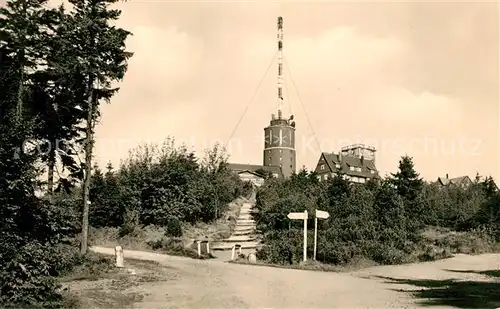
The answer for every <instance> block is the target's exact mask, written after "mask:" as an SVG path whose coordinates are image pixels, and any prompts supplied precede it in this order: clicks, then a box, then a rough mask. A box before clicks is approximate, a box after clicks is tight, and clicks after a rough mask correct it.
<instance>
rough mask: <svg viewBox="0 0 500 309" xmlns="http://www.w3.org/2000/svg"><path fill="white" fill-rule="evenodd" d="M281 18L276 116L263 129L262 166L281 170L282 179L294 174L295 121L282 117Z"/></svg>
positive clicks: (280, 22)
mask: <svg viewBox="0 0 500 309" xmlns="http://www.w3.org/2000/svg"><path fill="white" fill-rule="evenodd" d="M283 85H284V77H283V18H282V17H278V115H277V116H276V115H275V114H273V115H272V116H271V122H270V124H269V126H267V127H266V128H264V137H265V142H264V166H277V167H280V168H281V172H282V174H283V177H285V178H288V177H290V176H291V175H292V173H295V169H296V161H295V160H296V153H295V121H294V120H293V115H290V116H289V117H288V118H286V117H284V116H283Z"/></svg>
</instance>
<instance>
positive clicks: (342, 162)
mask: <svg viewBox="0 0 500 309" xmlns="http://www.w3.org/2000/svg"><path fill="white" fill-rule="evenodd" d="M375 151H376V150H375V148H374V147H370V146H365V145H362V144H355V145H350V146H346V147H343V148H342V149H341V151H340V152H339V153H327V152H323V153H322V154H321V156H320V158H319V160H318V164H317V165H316V169H315V172H316V173H317V174H318V177H319V180H320V181H324V180H327V179H328V178H332V177H334V176H335V175H336V174H337V173H338V172H339V171H340V172H341V173H342V174H344V177H345V178H346V179H347V180H349V181H351V182H355V183H365V182H367V181H368V180H369V179H373V178H380V176H379V172H378V170H377V167H376V166H375Z"/></svg>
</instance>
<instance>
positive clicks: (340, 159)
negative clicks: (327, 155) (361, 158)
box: [339, 151, 342, 162]
mask: <svg viewBox="0 0 500 309" xmlns="http://www.w3.org/2000/svg"><path fill="white" fill-rule="evenodd" d="M339 161H340V162H342V151H339Z"/></svg>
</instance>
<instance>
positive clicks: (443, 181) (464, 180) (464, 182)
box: [436, 174, 472, 188]
mask: <svg viewBox="0 0 500 309" xmlns="http://www.w3.org/2000/svg"><path fill="white" fill-rule="evenodd" d="M436 183H437V184H438V185H441V186H449V185H454V186H458V187H462V188H466V187H468V186H470V185H471V184H472V180H471V179H470V177H469V176H467V175H466V176H460V177H455V178H449V176H448V174H446V177H438V179H437V181H436Z"/></svg>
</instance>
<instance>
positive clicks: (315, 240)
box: [313, 209, 330, 260]
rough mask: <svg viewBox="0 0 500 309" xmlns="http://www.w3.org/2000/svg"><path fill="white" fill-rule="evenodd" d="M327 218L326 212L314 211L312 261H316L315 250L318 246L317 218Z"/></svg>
mask: <svg viewBox="0 0 500 309" xmlns="http://www.w3.org/2000/svg"><path fill="white" fill-rule="evenodd" d="M329 217H330V214H329V213H328V212H326V211H322V210H317V209H316V217H315V218H314V257H313V259H314V260H316V248H317V246H318V218H320V219H328V218H329Z"/></svg>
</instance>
